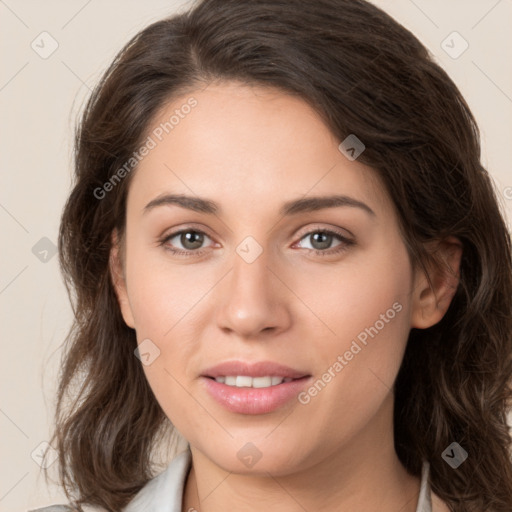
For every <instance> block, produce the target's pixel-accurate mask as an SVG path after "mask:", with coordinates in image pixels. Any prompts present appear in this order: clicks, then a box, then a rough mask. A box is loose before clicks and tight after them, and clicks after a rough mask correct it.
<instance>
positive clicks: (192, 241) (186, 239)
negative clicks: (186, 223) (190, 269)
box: [160, 228, 211, 256]
mask: <svg viewBox="0 0 512 512" xmlns="http://www.w3.org/2000/svg"><path fill="white" fill-rule="evenodd" d="M205 237H206V238H210V237H209V236H208V235H207V234H206V233H205V232H204V231H201V230H199V229H192V228H186V229H182V230H180V231H176V232H174V233H171V234H169V235H167V236H165V237H164V238H163V239H162V240H160V245H162V246H164V248H165V249H166V250H168V251H171V252H172V253H173V254H176V255H178V256H192V255H199V254H203V253H204V252H205V251H204V250H198V249H200V248H201V246H202V245H203V243H204V240H205ZM210 240H211V239H210ZM176 244H181V246H182V247H183V250H182V249H180V248H178V249H176V248H175V247H173V246H175V245H176Z"/></svg>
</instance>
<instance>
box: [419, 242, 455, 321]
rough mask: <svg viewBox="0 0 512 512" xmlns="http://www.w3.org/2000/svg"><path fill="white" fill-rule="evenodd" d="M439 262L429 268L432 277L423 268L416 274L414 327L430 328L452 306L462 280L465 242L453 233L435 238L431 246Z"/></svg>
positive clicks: (430, 248) (429, 247)
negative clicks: (438, 238) (461, 271)
mask: <svg viewBox="0 0 512 512" xmlns="http://www.w3.org/2000/svg"><path fill="white" fill-rule="evenodd" d="M427 248H428V249H429V250H430V251H431V253H433V256H434V258H435V260H436V261H438V262H439V265H431V267H430V268H429V277H430V283H429V280H428V278H427V276H426V274H425V272H424V271H423V269H422V268H418V269H417V271H416V273H415V278H414V289H413V306H412V318H411V327H416V328H418V329H426V328H428V327H431V326H433V325H435V324H437V323H438V322H439V321H440V320H441V319H442V318H443V316H444V315H445V313H446V311H447V310H448V308H449V306H450V304H451V301H452V299H453V296H454V295H455V292H456V291H457V286H458V285H459V281H460V272H459V269H460V260H461V257H462V243H461V241H460V240H459V239H458V238H455V237H453V236H450V237H447V238H445V239H443V240H441V241H436V242H431V243H430V244H428V247H427Z"/></svg>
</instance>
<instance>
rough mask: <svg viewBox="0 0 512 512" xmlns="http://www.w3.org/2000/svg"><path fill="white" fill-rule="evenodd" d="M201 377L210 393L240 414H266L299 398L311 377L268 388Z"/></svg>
mask: <svg viewBox="0 0 512 512" xmlns="http://www.w3.org/2000/svg"><path fill="white" fill-rule="evenodd" d="M201 379H202V381H203V382H204V384H205V386H206V390H207V391H208V393H210V395H211V396H212V397H213V398H214V399H215V400H216V401H217V402H218V403H219V404H220V405H222V406H224V407H225V408H226V409H228V410H229V411H231V412H237V413H240V414H266V413H269V412H272V411H275V410H276V409H278V408H279V407H281V406H283V405H284V404H285V403H287V402H289V401H290V400H291V399H293V398H297V396H298V394H299V393H300V392H301V391H302V390H303V389H304V387H305V386H306V385H307V383H308V382H309V381H310V379H311V377H302V378H301V379H296V380H292V381H290V382H283V383H281V384H278V385H276V386H270V387H268V388H237V387H235V386H227V385H226V384H222V383H221V382H217V381H216V380H215V379H211V378H209V377H201Z"/></svg>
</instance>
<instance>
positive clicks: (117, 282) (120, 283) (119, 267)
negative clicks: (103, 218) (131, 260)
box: [109, 230, 135, 329]
mask: <svg viewBox="0 0 512 512" xmlns="http://www.w3.org/2000/svg"><path fill="white" fill-rule="evenodd" d="M111 240H112V245H111V250H110V257H109V271H110V276H111V278H112V283H113V285H114V291H115V293H116V296H117V302H118V304H119V308H120V310H121V314H122V316H123V319H124V321H125V323H126V325H128V327H131V328H132V329H135V322H134V318H133V313H132V308H131V306H130V302H129V300H128V290H127V287H126V278H125V275H124V272H123V261H122V257H121V248H120V242H119V240H118V233H117V230H114V231H113V232H112V238H111Z"/></svg>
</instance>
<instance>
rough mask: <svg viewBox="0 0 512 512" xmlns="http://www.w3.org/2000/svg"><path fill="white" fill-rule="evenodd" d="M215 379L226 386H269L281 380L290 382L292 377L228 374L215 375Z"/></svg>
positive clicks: (279, 382) (275, 384)
mask: <svg viewBox="0 0 512 512" xmlns="http://www.w3.org/2000/svg"><path fill="white" fill-rule="evenodd" d="M215 380H216V381H217V382H220V383H222V384H226V385H228V386H235V387H237V388H269V387H270V386H277V385H278V384H281V383H282V382H290V381H292V380H293V379H291V378H289V377H271V376H269V377H249V376H247V375H236V376H233V375H228V376H225V377H224V376H223V377H216V378H215Z"/></svg>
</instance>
